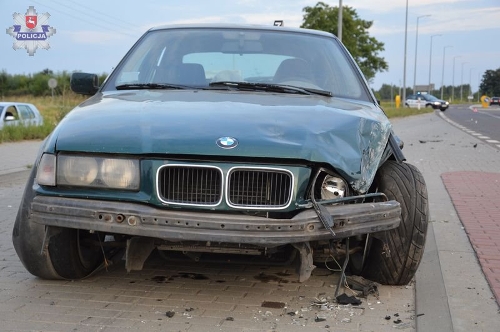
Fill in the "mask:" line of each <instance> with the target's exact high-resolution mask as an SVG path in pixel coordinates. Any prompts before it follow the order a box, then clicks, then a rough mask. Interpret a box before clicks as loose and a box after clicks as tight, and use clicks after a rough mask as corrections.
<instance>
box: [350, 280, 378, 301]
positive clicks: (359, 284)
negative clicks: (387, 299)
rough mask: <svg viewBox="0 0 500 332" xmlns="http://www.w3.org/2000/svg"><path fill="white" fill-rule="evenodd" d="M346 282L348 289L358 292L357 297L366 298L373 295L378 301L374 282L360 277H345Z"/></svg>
mask: <svg viewBox="0 0 500 332" xmlns="http://www.w3.org/2000/svg"><path fill="white" fill-rule="evenodd" d="M346 281H347V285H348V286H349V288H350V289H352V290H355V291H358V296H361V297H364V298H366V297H367V296H368V295H374V296H375V297H376V298H377V299H378V296H379V293H378V288H377V284H376V283H375V282H373V281H370V280H367V279H365V278H363V277H361V276H347V277H346ZM359 292H361V293H359Z"/></svg>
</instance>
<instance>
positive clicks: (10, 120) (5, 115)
mask: <svg viewBox="0 0 500 332" xmlns="http://www.w3.org/2000/svg"><path fill="white" fill-rule="evenodd" d="M0 121H1V123H2V124H1V126H0V127H3V126H5V125H18V124H20V123H21V120H20V118H19V112H18V111H17V108H16V107H15V106H14V105H9V106H5V107H4V109H3V112H2V118H1V119H0Z"/></svg>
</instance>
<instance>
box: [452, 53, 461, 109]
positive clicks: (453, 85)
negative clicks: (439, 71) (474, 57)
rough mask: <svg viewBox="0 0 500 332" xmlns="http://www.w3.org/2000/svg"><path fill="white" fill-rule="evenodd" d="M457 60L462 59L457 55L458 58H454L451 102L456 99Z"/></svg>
mask: <svg viewBox="0 0 500 332" xmlns="http://www.w3.org/2000/svg"><path fill="white" fill-rule="evenodd" d="M456 58H461V56H460V55H457V56H454V57H453V81H452V83H451V102H453V99H454V98H455V59H456Z"/></svg>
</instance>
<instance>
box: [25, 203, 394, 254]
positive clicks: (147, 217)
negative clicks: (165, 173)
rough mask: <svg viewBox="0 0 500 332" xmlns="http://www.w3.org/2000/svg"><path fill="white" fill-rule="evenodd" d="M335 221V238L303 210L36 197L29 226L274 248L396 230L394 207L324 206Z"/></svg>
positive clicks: (391, 205) (362, 204)
mask: <svg viewBox="0 0 500 332" xmlns="http://www.w3.org/2000/svg"><path fill="white" fill-rule="evenodd" d="M326 208H327V210H328V212H329V213H330V214H331V216H332V218H333V220H334V222H335V227H334V229H333V230H334V232H335V237H333V236H332V234H331V233H330V232H329V231H328V230H327V229H325V228H324V227H323V224H322V223H321V221H320V220H319V218H318V216H317V214H316V212H315V211H314V210H313V209H306V210H304V211H302V212H299V213H298V214H297V215H296V216H295V217H293V218H292V219H271V218H263V217H258V216H251V215H243V214H224V213H220V212H211V211H209V212H206V211H203V212H193V211H182V210H163V209H158V208H155V207H152V206H149V205H143V204H137V203H129V202H114V201H99V200H90V199H75V198H64V197H52V196H36V197H35V198H34V200H33V202H32V204H31V214H30V219H31V220H32V221H33V222H36V223H39V224H43V225H48V226H58V227H68V228H76V229H85V230H93V231H100V232H107V233H118V234H128V235H135V236H145V237H152V238H159V239H163V240H168V241H211V242H226V243H245V244H253V245H261V246H277V245H284V244H288V243H299V242H308V241H317V240H327V239H332V238H333V239H342V238H346V237H350V236H354V235H361V234H367V233H373V232H380V231H386V230H390V229H393V228H396V227H398V226H399V223H400V221H401V208H400V205H399V203H398V202H396V201H388V202H377V203H359V204H346V205H335V206H328V207H326Z"/></svg>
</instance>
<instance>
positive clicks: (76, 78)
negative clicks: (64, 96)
mask: <svg viewBox="0 0 500 332" xmlns="http://www.w3.org/2000/svg"><path fill="white" fill-rule="evenodd" d="M70 85H71V90H73V91H74V92H76V93H79V94H82V95H90V96H91V95H94V94H95V93H96V92H97V91H98V90H99V77H98V76H97V75H96V74H88V73H73V74H72V75H71V80H70Z"/></svg>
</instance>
